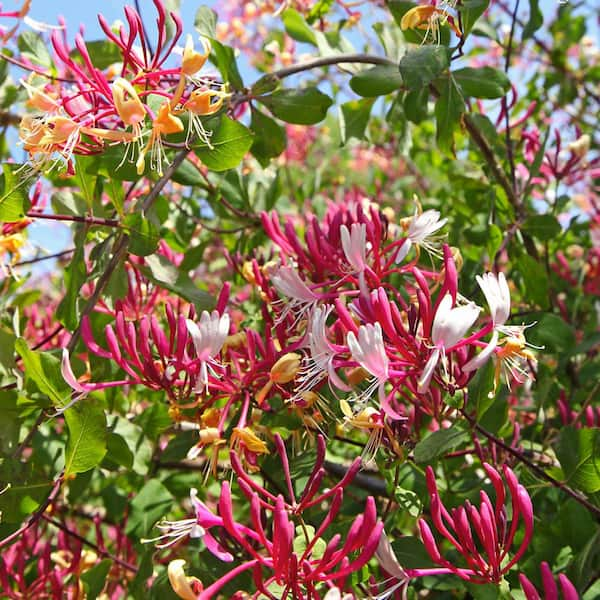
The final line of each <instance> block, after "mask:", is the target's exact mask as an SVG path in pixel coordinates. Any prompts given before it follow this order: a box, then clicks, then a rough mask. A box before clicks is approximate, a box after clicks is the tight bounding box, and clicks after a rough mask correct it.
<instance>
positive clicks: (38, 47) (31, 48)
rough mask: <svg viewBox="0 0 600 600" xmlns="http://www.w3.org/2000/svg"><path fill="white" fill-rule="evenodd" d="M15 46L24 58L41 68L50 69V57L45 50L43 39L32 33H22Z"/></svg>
mask: <svg viewBox="0 0 600 600" xmlns="http://www.w3.org/2000/svg"><path fill="white" fill-rule="evenodd" d="M17 46H18V48H19V50H20V51H21V54H22V56H23V57H24V58H28V59H29V60H30V61H31V62H33V63H35V64H37V65H41V66H42V67H46V68H48V69H49V68H50V67H52V57H51V56H50V53H49V52H48V49H47V48H46V42H45V41H44V38H43V37H42V36H41V35H40V34H38V33H35V32H33V31H23V33H21V35H19V39H18V40H17Z"/></svg>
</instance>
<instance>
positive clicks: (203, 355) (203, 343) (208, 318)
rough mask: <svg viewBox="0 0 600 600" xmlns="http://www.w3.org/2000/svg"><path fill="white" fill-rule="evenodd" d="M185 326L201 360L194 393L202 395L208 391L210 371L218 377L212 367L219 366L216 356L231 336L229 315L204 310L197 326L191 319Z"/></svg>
mask: <svg viewBox="0 0 600 600" xmlns="http://www.w3.org/2000/svg"><path fill="white" fill-rule="evenodd" d="M185 324H186V327H187V330H188V332H189V334H190V336H191V337H192V341H193V342H194V348H195V349H196V354H197V357H198V359H199V360H200V374H199V376H198V380H197V381H198V383H197V384H196V387H195V388H194V392H196V393H198V394H200V393H202V391H203V390H204V389H208V370H209V369H210V370H211V373H212V374H213V375H216V374H215V372H214V370H213V369H212V368H211V366H212V365H216V364H218V363H217V361H216V360H215V356H216V355H217V354H218V353H219V352H220V351H221V348H222V347H223V344H224V343H225V339H226V338H227V336H228V335H229V315H228V314H227V313H224V314H222V315H221V314H220V313H219V312H218V311H216V310H213V312H212V313H209V312H208V311H206V310H204V311H202V315H201V316H200V321H199V322H198V323H197V324H196V323H195V322H194V321H192V320H191V319H187V320H186V322H185Z"/></svg>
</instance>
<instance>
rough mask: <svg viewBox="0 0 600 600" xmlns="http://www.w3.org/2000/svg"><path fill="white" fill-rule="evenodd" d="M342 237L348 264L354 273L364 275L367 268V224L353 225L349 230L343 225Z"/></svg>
mask: <svg viewBox="0 0 600 600" xmlns="http://www.w3.org/2000/svg"><path fill="white" fill-rule="evenodd" d="M340 236H341V241H342V248H343V250H344V254H345V256H346V260H347V261H348V264H349V265H350V266H351V267H352V269H353V272H355V273H362V272H363V271H364V270H365V268H366V266H367V263H366V254H367V249H368V248H367V226H366V225H365V223H352V225H351V227H350V230H348V227H346V225H342V226H341V227H340Z"/></svg>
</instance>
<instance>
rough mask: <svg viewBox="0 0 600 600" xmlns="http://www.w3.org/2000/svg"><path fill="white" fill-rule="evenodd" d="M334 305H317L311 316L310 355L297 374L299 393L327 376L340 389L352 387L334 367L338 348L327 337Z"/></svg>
mask: <svg viewBox="0 0 600 600" xmlns="http://www.w3.org/2000/svg"><path fill="white" fill-rule="evenodd" d="M333 308H334V307H333V306H332V305H326V306H322V307H321V306H316V307H315V308H314V309H313V311H312V313H311V314H310V317H309V330H308V334H307V337H308V347H309V352H310V354H309V356H308V357H305V358H304V359H303V362H302V367H301V369H300V371H299V372H298V375H297V378H296V380H297V382H298V385H297V386H296V388H295V390H294V391H295V392H296V393H297V394H302V393H303V392H306V391H309V390H312V389H313V388H314V387H315V386H316V385H318V384H319V382H320V381H322V380H323V378H325V377H329V380H330V381H331V383H333V385H335V386H336V387H337V388H338V389H341V390H344V391H349V390H350V388H349V387H348V386H347V385H346V384H345V383H344V382H343V381H342V380H341V379H340V377H339V376H338V375H337V373H336V372H335V369H334V365H333V359H334V358H335V356H336V354H337V353H338V350H337V349H336V347H335V346H334V345H333V344H332V343H331V342H330V341H329V340H328V339H327V319H328V317H329V315H330V314H331V312H332V311H333Z"/></svg>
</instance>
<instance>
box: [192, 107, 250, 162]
mask: <svg viewBox="0 0 600 600" xmlns="http://www.w3.org/2000/svg"><path fill="white" fill-rule="evenodd" d="M252 138H253V134H252V132H251V131H250V130H249V129H248V128H247V127H245V126H244V125H242V124H241V123H239V122H238V121H234V120H233V119H230V118H229V117H226V116H223V117H222V118H221V122H220V123H219V126H218V128H217V129H216V130H215V131H213V134H212V136H211V138H210V147H209V146H207V145H206V144H196V145H194V151H195V153H196V156H197V157H198V158H199V159H200V160H201V161H202V162H203V163H204V164H205V165H206V166H207V167H208V168H209V169H211V170H212V171H227V170H228V169H234V168H235V167H237V166H238V165H239V164H240V162H242V159H243V158H244V156H246V153H247V152H248V150H250V147H251V146H252Z"/></svg>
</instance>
